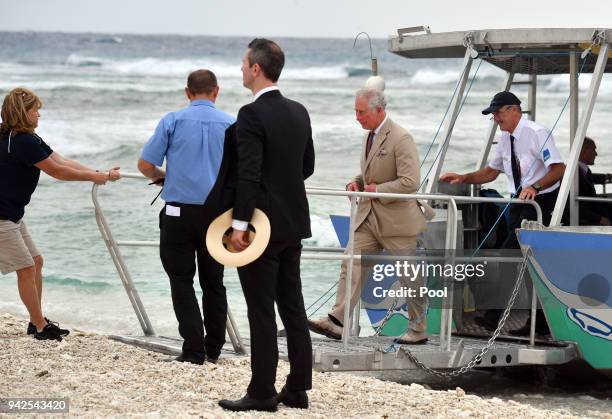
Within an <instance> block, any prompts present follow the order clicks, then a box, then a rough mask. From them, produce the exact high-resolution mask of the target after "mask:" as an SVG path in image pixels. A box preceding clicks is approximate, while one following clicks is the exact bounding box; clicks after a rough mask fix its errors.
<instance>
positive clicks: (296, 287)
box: [238, 240, 312, 399]
mask: <svg viewBox="0 0 612 419" xmlns="http://www.w3.org/2000/svg"><path fill="white" fill-rule="evenodd" d="M301 250H302V245H301V242H300V241H299V240H295V241H291V242H285V241H283V242H270V243H269V244H268V247H267V249H266V250H265V252H264V253H263V255H262V256H261V257H260V258H259V259H257V260H256V261H255V262H253V263H250V264H248V265H246V266H243V267H241V268H238V275H239V276H240V284H241V285H242V290H243V292H244V297H245V299H246V303H247V312H248V318H249V327H250V331H251V374H252V375H251V382H250V384H249V387H248V389H247V393H248V394H249V396H251V397H253V398H256V399H265V398H270V397H274V396H275V395H276V388H275V386H274V382H275V381H276V367H277V364H278V346H277V341H276V334H277V329H276V313H275V312H274V303H275V302H276V305H277V307H278V314H279V315H280V318H281V320H282V322H283V325H284V326H285V329H286V331H287V347H288V351H289V364H290V372H289V375H288V376H287V388H288V389H289V390H290V391H301V390H310V389H311V388H312V344H311V341H310V333H309V331H308V324H307V318H306V310H305V309H304V298H303V297H302V281H301V279H300V255H301Z"/></svg>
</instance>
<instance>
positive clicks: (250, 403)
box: [219, 394, 278, 412]
mask: <svg viewBox="0 0 612 419" xmlns="http://www.w3.org/2000/svg"><path fill="white" fill-rule="evenodd" d="M277 405H278V402H277V401H276V396H274V397H270V398H269V399H254V398H252V397H251V396H249V395H248V394H247V395H246V396H244V397H243V398H242V399H239V400H220V401H219V406H221V407H222V408H224V409H227V410H231V411H233V412H244V411H247V410H260V411H263V412H276V410H277Z"/></svg>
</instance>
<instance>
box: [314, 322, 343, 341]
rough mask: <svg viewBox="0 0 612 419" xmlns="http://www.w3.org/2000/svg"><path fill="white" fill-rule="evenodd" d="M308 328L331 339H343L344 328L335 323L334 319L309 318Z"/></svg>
mask: <svg viewBox="0 0 612 419" xmlns="http://www.w3.org/2000/svg"><path fill="white" fill-rule="evenodd" d="M308 328H309V329H310V330H311V331H313V332H315V333H318V334H319V335H323V336H326V337H328V338H331V339H336V340H340V339H342V328H341V327H340V326H336V325H335V324H333V323H332V321H331V320H329V319H328V318H326V317H325V318H322V319H319V320H308Z"/></svg>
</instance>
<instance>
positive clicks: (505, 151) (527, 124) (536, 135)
mask: <svg viewBox="0 0 612 419" xmlns="http://www.w3.org/2000/svg"><path fill="white" fill-rule="evenodd" d="M510 135H512V136H514V152H515V154H516V158H517V160H518V163H519V165H520V167H521V185H522V187H523V188H526V187H527V186H531V185H533V184H534V183H536V182H537V181H539V180H540V179H542V178H543V177H544V176H545V175H546V173H548V171H549V170H550V168H549V167H550V165H551V164H554V163H563V159H562V158H561V154H560V153H559V149H557V146H556V145H555V140H554V138H553V135H552V132H550V130H549V129H547V128H545V127H543V126H542V125H540V124H538V123H536V122H533V121H530V120H529V119H526V118H524V117H521V120H520V121H519V123H518V125H517V126H516V128H515V129H514V132H513V133H509V132H507V131H502V134H501V137H500V139H499V141H498V142H497V147H496V148H495V151H494V153H493V157H492V158H491V160H490V161H489V167H491V168H492V169H495V170H499V171H502V172H504V173H505V174H506V176H507V178H508V192H510V193H515V192H516V189H515V187H514V178H513V177H512V164H511V157H510ZM560 184H561V182H560V181H558V182H556V183H555V184H554V185H552V186H549V187H548V188H546V189H544V190H542V191H540V192H539V193H540V194H544V193H548V192H551V191H554V190H555V189H557V188H558V187H559V185H560Z"/></svg>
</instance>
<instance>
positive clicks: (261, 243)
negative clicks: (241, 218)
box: [206, 208, 270, 267]
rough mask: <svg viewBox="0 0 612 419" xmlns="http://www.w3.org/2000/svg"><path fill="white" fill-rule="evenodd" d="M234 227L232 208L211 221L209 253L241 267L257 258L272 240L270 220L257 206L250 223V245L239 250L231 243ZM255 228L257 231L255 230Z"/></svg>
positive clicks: (207, 237)
mask: <svg viewBox="0 0 612 419" xmlns="http://www.w3.org/2000/svg"><path fill="white" fill-rule="evenodd" d="M231 227H232V210H231V209H229V210H227V211H225V212H224V213H223V214H221V215H220V216H218V217H217V218H215V220H214V221H213V222H212V223H210V226H209V227H208V231H207V232H206V247H207V248H208V253H210V255H211V256H212V257H213V258H214V259H215V260H216V261H217V262H219V263H220V264H222V265H225V266H233V267H240V266H244V265H248V264H249V263H251V262H253V261H254V260H256V259H257V258H258V257H260V256H261V254H262V253H263V252H264V250H266V247H267V246H268V242H269V241H270V220H268V217H267V216H266V214H264V212H263V211H261V210H259V209H257V208H255V211H254V212H253V218H252V219H251V222H250V223H249V241H250V242H251V244H250V245H249V247H247V248H246V249H244V250H243V251H241V252H239V251H236V250H234V249H233V248H232V247H231V245H230V244H229V236H230V235H229V234H228V233H229V229H230V228H231ZM253 230H255V231H253Z"/></svg>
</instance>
